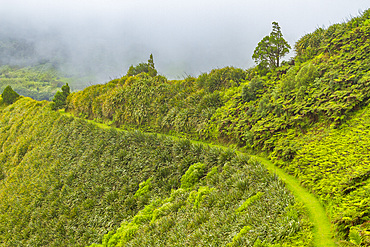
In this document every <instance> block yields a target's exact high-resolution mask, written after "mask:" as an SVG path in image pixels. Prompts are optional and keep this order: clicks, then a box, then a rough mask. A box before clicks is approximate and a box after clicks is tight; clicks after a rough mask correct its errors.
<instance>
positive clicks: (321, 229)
mask: <svg viewBox="0 0 370 247" xmlns="http://www.w3.org/2000/svg"><path fill="white" fill-rule="evenodd" d="M251 157H252V158H253V159H256V160H257V161H259V162H260V163H262V164H263V165H265V167H266V168H267V169H268V170H269V171H270V172H272V173H275V174H276V175H277V176H278V177H279V178H280V179H281V180H282V181H283V182H284V183H285V184H286V186H287V188H288V189H289V190H290V191H291V192H292V193H293V194H294V196H295V198H296V199H297V200H299V201H301V202H303V203H304V205H305V206H306V208H307V210H308V212H309V217H310V220H311V222H312V223H313V225H314V229H313V233H314V243H315V246H320V247H321V246H323V247H329V246H338V245H337V244H336V243H335V241H334V239H333V238H332V236H333V232H332V231H331V224H330V220H329V218H328V216H327V215H326V212H325V209H324V207H323V206H322V205H321V203H320V202H319V200H318V199H317V198H316V197H315V196H314V195H313V194H311V193H310V192H308V190H307V189H305V188H304V187H302V186H301V185H300V183H299V181H298V180H297V179H296V178H295V177H293V176H292V175H289V174H287V173H286V172H285V171H284V170H283V169H281V168H278V167H276V166H275V165H273V164H272V163H271V161H270V160H268V159H266V158H263V157H260V156H254V155H252V156H251Z"/></svg>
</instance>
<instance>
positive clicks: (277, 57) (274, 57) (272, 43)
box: [252, 22, 291, 69]
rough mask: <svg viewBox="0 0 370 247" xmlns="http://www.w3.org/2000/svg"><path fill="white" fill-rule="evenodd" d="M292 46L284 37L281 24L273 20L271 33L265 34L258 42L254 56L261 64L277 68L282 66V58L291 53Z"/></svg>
mask: <svg viewBox="0 0 370 247" xmlns="http://www.w3.org/2000/svg"><path fill="white" fill-rule="evenodd" d="M290 48H291V47H290V45H289V44H288V42H287V41H286V40H285V39H284V38H283V34H282V33H281V28H280V26H279V24H278V23H277V22H273V23H272V31H271V33H270V35H267V36H265V37H264V38H263V39H262V40H261V41H260V42H259V43H258V45H257V47H256V49H255V50H254V53H253V56H252V58H253V59H254V60H255V61H256V62H257V64H258V65H259V66H261V65H262V66H267V67H269V68H271V69H275V68H278V67H279V66H280V61H281V59H282V58H283V57H284V56H285V55H286V54H287V53H289V49H290Z"/></svg>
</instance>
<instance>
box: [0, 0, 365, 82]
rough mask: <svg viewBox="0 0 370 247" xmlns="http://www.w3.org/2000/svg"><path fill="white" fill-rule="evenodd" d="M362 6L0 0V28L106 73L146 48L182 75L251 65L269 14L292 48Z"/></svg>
mask: <svg viewBox="0 0 370 247" xmlns="http://www.w3.org/2000/svg"><path fill="white" fill-rule="evenodd" d="M368 8H370V1H369V0H310V1H307V0H305V1H303V0H302V1H301V0H281V1H276V0H275V1H273V0H254V1H250V0H227V1H226V0H222V1H221V0H184V1H180V0H157V1H155V0H86V1H85V0H0V28H1V29H0V32H1V33H0V34H3V35H4V34H5V35H10V36H14V37H21V38H24V39H27V40H31V41H33V42H36V43H38V44H39V47H38V49H39V50H40V52H41V53H42V52H44V53H50V52H51V50H53V49H55V46H57V47H58V48H59V49H61V50H66V51H65V53H68V56H69V58H70V62H71V64H80V65H81V64H84V65H86V66H85V69H86V67H89V66H90V67H89V68H91V70H93V72H94V73H99V70H100V69H99V68H101V71H100V72H101V73H103V75H102V76H103V78H107V79H108V78H109V77H117V76H120V75H123V74H125V73H126V71H127V69H128V67H129V66H130V65H131V64H136V63H138V62H146V61H147V60H148V58H149V55H150V54H151V53H153V56H154V62H155V65H156V67H157V69H158V71H159V73H160V74H163V75H166V76H169V77H172V78H176V77H180V78H182V77H184V76H185V75H186V74H188V75H194V76H196V75H199V74H200V73H201V72H209V71H210V70H211V69H213V68H221V67H225V66H235V67H240V68H249V67H251V66H253V65H254V63H253V60H252V58H251V57H252V54H253V51H254V48H255V47H256V45H257V43H258V42H259V41H260V40H261V39H262V38H263V37H264V36H266V35H268V34H269V33H270V32H271V23H272V22H273V21H277V22H278V23H279V25H280V27H281V29H282V32H283V35H284V37H285V39H286V40H287V41H288V42H289V43H290V44H291V45H292V47H293V45H294V43H295V42H296V41H297V40H298V39H299V38H300V37H301V36H303V35H304V34H307V33H310V32H313V31H314V30H315V29H316V28H317V27H327V26H329V25H331V24H334V23H338V22H343V21H345V20H346V19H349V18H350V17H351V16H357V15H358V13H359V11H361V10H366V9H368ZM62 44H63V45H62ZM286 59H289V57H286ZM81 69H82V68H81Z"/></svg>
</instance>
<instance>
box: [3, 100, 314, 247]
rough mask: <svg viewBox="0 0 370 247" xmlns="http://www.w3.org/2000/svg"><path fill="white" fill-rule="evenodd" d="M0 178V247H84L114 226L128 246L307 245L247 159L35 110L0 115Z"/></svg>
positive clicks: (303, 229)
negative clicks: (151, 244)
mask: <svg viewBox="0 0 370 247" xmlns="http://www.w3.org/2000/svg"><path fill="white" fill-rule="evenodd" d="M0 169H1V170H0V171H1V176H0V177H1V181H0V244H1V246H7V247H8V246H86V245H88V244H91V243H94V242H95V243H98V242H101V241H102V239H101V238H102V237H103V236H104V234H105V233H107V232H108V231H110V230H115V229H117V228H119V226H120V225H121V229H122V228H124V229H125V223H122V222H128V223H127V226H128V228H129V229H128V230H129V233H128V235H124V236H126V237H124V238H123V240H124V241H129V243H132V245H136V246H137V245H146V244H148V243H161V244H158V245H163V244H167V245H171V246H173V245H175V244H176V243H177V244H182V243H183V241H185V242H186V243H189V244H190V245H191V243H195V242H202V243H208V244H210V245H217V246H218V245H219V244H222V245H223V244H227V243H230V242H234V243H237V244H242V245H245V244H246V243H249V244H253V243H254V242H256V241H257V242H258V241H265V243H277V242H286V243H289V244H288V245H292V243H291V242H293V243H296V244H297V245H298V246H300V245H302V244H309V242H310V241H311V237H310V225H309V224H307V223H305V220H304V219H303V216H302V213H303V211H302V208H301V206H300V205H298V204H295V202H294V198H293V197H292V195H290V194H289V192H288V191H287V190H286V188H285V187H284V185H283V184H282V183H281V182H280V181H279V180H278V178H277V177H274V176H272V175H271V174H269V173H267V172H266V170H265V169H264V168H263V166H261V165H260V164H259V163H256V162H250V161H249V159H248V157H247V156H237V155H236V154H234V153H233V152H231V151H223V150H219V149H215V148H208V147H203V146H201V145H193V144H191V143H190V142H189V141H174V140H171V139H167V138H159V137H157V136H154V135H153V136H148V135H143V134H141V133H138V132H131V133H125V132H117V131H115V130H113V129H109V130H103V129H99V128H98V127H96V126H95V125H92V124H88V123H86V122H85V121H84V120H78V119H75V118H72V117H66V116H64V115H61V114H60V113H59V112H54V111H52V110H51V109H50V104H49V103H47V102H45V101H44V102H37V101H34V100H31V99H30V98H23V97H22V98H20V99H19V100H18V101H17V102H16V103H14V104H13V105H11V106H7V107H5V106H1V108H0ZM132 222H133V223H132ZM150 222H152V224H150ZM121 223H122V224H121ZM215 225H217V227H215ZM126 228H127V227H126ZM180 229H181V230H182V231H183V232H179V230H180ZM126 230H127V229H126ZM205 232H207V234H204V233H205ZM133 233H136V234H137V235H135V236H139V238H132V237H133V235H132V234H133ZM158 233H160V234H159V235H158ZM143 234H144V235H145V239H143V238H141V237H140V236H142V235H143ZM178 234H180V235H181V236H180V235H178ZM111 235H112V234H111ZM111 235H108V236H111ZM302 235H304V236H305V237H304V238H302V237H301V236H302ZM178 236H179V237H178ZM306 236H308V237H306ZM105 239H110V238H109V237H105ZM118 239H119V238H118ZM258 239H260V240H258ZM116 240H117V238H116ZM143 241H144V242H143ZM145 241H147V242H145ZM179 241H181V242H179Z"/></svg>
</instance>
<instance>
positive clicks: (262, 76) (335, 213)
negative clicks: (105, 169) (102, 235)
mask: <svg viewBox="0 0 370 247" xmlns="http://www.w3.org/2000/svg"><path fill="white" fill-rule="evenodd" d="M369 37H370V10H367V11H365V12H363V13H362V14H361V15H360V16H359V17H355V18H353V19H351V20H349V21H347V22H344V23H341V24H335V25H332V26H330V27H328V28H318V29H317V30H316V31H315V32H314V33H312V34H307V35H305V36H303V37H302V38H301V39H300V40H299V41H298V42H297V43H296V45H295V51H296V54H297V55H296V56H295V58H294V59H293V60H292V61H291V62H289V63H286V62H285V63H282V66H280V67H278V68H275V69H272V70H270V71H266V70H264V69H263V68H261V67H260V66H257V67H256V68H252V69H249V70H247V71H243V70H240V69H236V68H229V67H227V68H223V69H217V70H213V71H211V72H210V73H209V74H203V75H201V76H199V77H198V78H191V77H189V78H186V79H185V80H181V81H167V80H166V79H165V78H163V77H161V76H156V77H152V76H149V75H148V74H145V73H143V74H139V75H137V76H133V77H129V76H126V77H123V78H121V79H117V80H114V81H112V82H110V83H108V84H106V85H99V86H93V87H90V88H88V89H86V90H84V91H82V92H78V93H74V94H71V96H70V97H69V98H68V103H67V109H68V110H69V111H70V112H72V113H73V114H75V115H78V116H84V117H87V118H90V119H97V120H99V121H105V122H107V123H113V124H115V125H116V126H120V127H122V128H140V129H144V130H149V131H156V132H159V131H160V132H165V133H172V134H176V135H187V136H191V137H192V138H201V139H205V140H210V141H216V142H226V143H234V144H236V145H238V146H240V147H243V148H246V149H252V150H255V151H266V152H270V154H271V155H270V157H271V158H272V159H273V160H274V161H275V162H276V164H279V165H280V166H282V167H285V168H286V169H288V170H289V171H291V172H292V173H293V174H295V175H296V176H297V177H298V178H300V179H301V180H302V182H303V183H304V185H305V186H307V187H308V188H309V189H311V190H312V191H313V192H314V193H316V194H317V195H319V196H320V197H321V198H322V199H323V203H325V204H326V207H327V210H328V212H329V214H330V215H331V216H332V218H333V223H334V224H335V225H336V228H337V233H338V234H339V235H341V236H342V237H343V238H344V239H347V240H350V238H356V236H357V237H359V238H360V239H363V240H362V241H368V240H365V238H367V237H366V236H367V234H368V233H367V231H369V229H370V228H369V224H368V223H367V222H368V221H369V219H368V214H369V213H368V211H367V210H366V209H365V208H368V207H369V204H368V201H367V200H364V198H366V197H367V193H368V190H367V189H366V188H367V187H366V186H365V185H366V184H367V183H368V182H367V181H368V178H369V177H368V175H367V174H368V171H367V168H366V166H367V165H368V162H367V161H366V159H365V157H363V156H364V155H365V154H364V153H363V151H361V149H355V148H354V146H353V145H354V143H353V142H350V143H348V145H340V143H337V144H336V145H337V147H338V152H341V153H348V154H350V153H351V154H352V155H353V156H354V157H358V159H359V162H357V163H348V161H346V159H338V157H333V156H331V155H329V154H328V153H331V152H332V151H331V150H332V149H328V148H324V147H323V145H324V146H325V145H328V146H330V145H329V142H330V141H329V140H331V139H328V140H327V141H326V140H325V139H324V138H319V139H318V140H316V141H315V146H312V145H310V144H309V141H310V140H311V139H310V138H311V136H312V135H315V134H316V131H317V129H320V128H322V129H327V128H328V129H330V130H332V129H336V128H337V129H341V128H343V127H344V126H345V125H346V124H347V123H349V122H348V121H352V120H350V119H351V118H356V117H353V116H354V115H353V113H355V112H358V111H359V110H361V109H363V108H364V107H366V106H367V105H368V103H369V98H370V67H369V64H370V56H369V54H370V40H369ZM267 72H268V73H267ZM92 96H93V97H92ZM353 121H354V120H353ZM353 129H355V128H353ZM335 135H337V134H335ZM338 135H339V134H338ZM333 138H334V137H333ZM335 138H337V137H335ZM338 140H342V139H340V138H339V139H338ZM349 140H352V139H349ZM341 143H346V141H345V140H343V141H342V142H341ZM310 147H311V148H312V149H314V150H315V152H317V147H322V150H321V151H320V152H318V153H317V155H316V156H310V155H307V153H310V152H312V151H310V152H309V151H308V148H310ZM330 147H331V146H330ZM339 147H341V148H342V149H341V150H340V151H339ZM302 150H306V151H305V152H304V153H301V152H303V151H302ZM345 156H346V155H343V157H345ZM303 157H305V158H303ZM351 157H352V156H351ZM329 158H330V159H333V160H330V162H329V160H328V159H329ZM360 161H361V162H360ZM302 162H303V163H302ZM325 162H327V163H325ZM333 162H334V163H333ZM362 164H363V165H362ZM347 166H348V167H351V168H350V169H349V168H348V169H347V168H345V167H347ZM303 167H304V168H303ZM318 169H319V170H318ZM325 170H327V172H324V171H325ZM318 171H320V173H318ZM354 171H357V172H354ZM316 172H317V173H316ZM315 174H316V175H315ZM334 174H336V175H334ZM347 176H350V177H347ZM351 176H354V177H351ZM343 179H344V180H343ZM318 181H321V182H318ZM348 181H351V182H348ZM358 183H363V184H365V185H364V186H362V185H361V186H358V185H357V184H358ZM348 185H349V186H350V188H351V189H350V190H348V191H347V190H346V189H344V191H346V192H343V191H342V192H341V193H336V192H335V191H337V190H339V191H340V190H341V188H342V186H343V188H344V187H345V186H348ZM353 202H355V205H357V206H358V209H353V207H352V206H350V203H353ZM346 208H348V210H345V211H344V213H343V211H342V213H339V212H340V211H341V210H343V209H346ZM356 234H357V235H356Z"/></svg>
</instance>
